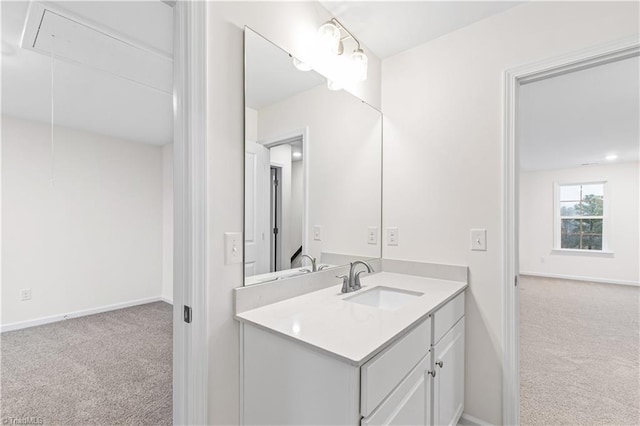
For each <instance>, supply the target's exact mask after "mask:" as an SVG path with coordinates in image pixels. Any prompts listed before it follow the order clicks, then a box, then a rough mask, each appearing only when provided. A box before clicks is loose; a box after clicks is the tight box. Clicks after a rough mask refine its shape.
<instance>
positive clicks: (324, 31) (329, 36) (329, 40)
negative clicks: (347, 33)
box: [318, 22, 340, 53]
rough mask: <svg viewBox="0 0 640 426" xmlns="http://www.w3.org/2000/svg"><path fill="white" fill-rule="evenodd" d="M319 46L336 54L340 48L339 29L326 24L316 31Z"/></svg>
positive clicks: (331, 24)
mask: <svg viewBox="0 0 640 426" xmlns="http://www.w3.org/2000/svg"><path fill="white" fill-rule="evenodd" d="M318 36H319V40H320V44H321V45H322V46H323V47H324V48H325V49H327V50H328V51H329V52H331V53H337V52H338V48H339V46H340V29H339V28H338V27H337V26H335V25H334V24H333V23H331V22H327V23H326V24H324V25H322V26H321V27H320V28H319V29H318Z"/></svg>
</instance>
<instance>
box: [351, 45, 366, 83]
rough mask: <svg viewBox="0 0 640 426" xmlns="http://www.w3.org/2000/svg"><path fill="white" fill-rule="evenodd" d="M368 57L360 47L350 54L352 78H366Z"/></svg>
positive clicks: (359, 79)
mask: <svg viewBox="0 0 640 426" xmlns="http://www.w3.org/2000/svg"><path fill="white" fill-rule="evenodd" d="M368 64H369V59H368V58H367V55H365V54H364V52H363V51H362V49H356V50H354V51H353V53H352V54H351V68H352V72H353V78H354V79H355V80H356V81H365V80H366V79H367V68H368Z"/></svg>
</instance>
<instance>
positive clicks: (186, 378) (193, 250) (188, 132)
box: [173, 1, 209, 425]
mask: <svg viewBox="0 0 640 426" xmlns="http://www.w3.org/2000/svg"><path fill="white" fill-rule="evenodd" d="M206 12H207V5H206V2H200V1H178V2H176V3H175V5H174V18H173V23H174V49H173V53H174V58H173V80H174V99H173V101H174V129H173V135H174V145H173V154H174V173H173V179H174V243H173V244H174V273H173V283H174V284H173V285H174V287H173V329H174V334H173V424H175V425H202V424H207V422H208V413H207V389H208V385H209V383H208V382H209V377H208V368H207V367H208V362H209V360H208V344H207V336H208V329H207V302H206V301H207V291H206V290H207V289H206V286H207V263H206V261H207V251H208V243H207V208H208V206H207V186H206V182H207V137H206V129H207V120H206V59H207V58H206V16H207V14H206ZM184 306H189V307H191V312H192V315H191V323H186V322H185V321H184V319H183V313H184Z"/></svg>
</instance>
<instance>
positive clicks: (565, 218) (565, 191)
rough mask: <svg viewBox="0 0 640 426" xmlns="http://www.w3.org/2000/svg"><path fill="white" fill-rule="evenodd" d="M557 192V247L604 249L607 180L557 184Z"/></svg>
mask: <svg viewBox="0 0 640 426" xmlns="http://www.w3.org/2000/svg"><path fill="white" fill-rule="evenodd" d="M556 194H557V202H556V215H557V225H556V248H557V249H569V250H595V251H603V247H606V244H605V240H604V237H605V235H604V232H603V230H604V221H605V216H604V203H605V182H596V183H579V184H571V185H558V186H557V190H556ZM558 228H559V229H558ZM558 231H559V232H558Z"/></svg>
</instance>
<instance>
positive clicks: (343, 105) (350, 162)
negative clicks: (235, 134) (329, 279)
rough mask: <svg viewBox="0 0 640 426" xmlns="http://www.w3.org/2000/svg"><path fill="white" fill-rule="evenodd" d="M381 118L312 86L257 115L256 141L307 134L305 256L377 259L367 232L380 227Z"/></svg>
mask: <svg viewBox="0 0 640 426" xmlns="http://www.w3.org/2000/svg"><path fill="white" fill-rule="evenodd" d="M381 126H382V121H381V116H380V113H379V112H378V111H376V110H374V109H373V108H371V107H369V106H368V105H365V104H363V103H362V102H361V101H360V100H359V99H357V98H355V97H354V96H352V95H351V94H349V93H347V92H345V91H337V92H334V91H330V90H328V89H327V88H326V86H324V85H321V86H316V87H314V88H312V89H310V90H306V91H304V92H302V93H299V94H297V95H295V96H292V97H290V98H288V99H285V100H283V101H281V102H277V103H275V104H273V105H270V106H268V107H265V108H262V109H260V110H259V111H258V137H259V139H269V138H273V137H277V136H278V135H283V134H288V133H291V132H292V131H295V130H297V129H303V128H308V133H309V138H308V146H307V148H308V149H307V151H308V158H309V161H308V164H307V167H308V168H309V225H308V226H309V229H308V232H309V235H313V227H314V226H321V227H322V240H321V241H315V240H314V239H313V238H310V241H309V247H306V248H305V251H306V252H307V253H308V254H310V255H311V256H313V257H315V258H317V259H320V254H321V253H323V252H328V253H341V254H347V255H354V256H359V257H379V256H380V242H379V241H378V244H375V245H373V244H368V243H367V228H368V227H370V226H377V227H379V226H380V222H381V217H380V214H381V212H380V203H381V198H382V197H381V194H382V188H381V181H382V179H381V173H382V170H381V164H382V151H381V143H380V141H381V133H382V129H381Z"/></svg>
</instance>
